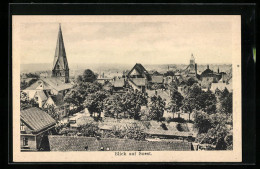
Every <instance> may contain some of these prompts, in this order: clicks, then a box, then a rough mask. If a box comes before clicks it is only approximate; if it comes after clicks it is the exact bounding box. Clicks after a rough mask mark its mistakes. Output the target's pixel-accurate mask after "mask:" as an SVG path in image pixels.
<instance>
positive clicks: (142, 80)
mask: <svg viewBox="0 0 260 169" xmlns="http://www.w3.org/2000/svg"><path fill="white" fill-rule="evenodd" d="M131 80H132V82H133V83H134V84H135V85H137V86H145V78H132V79H131Z"/></svg>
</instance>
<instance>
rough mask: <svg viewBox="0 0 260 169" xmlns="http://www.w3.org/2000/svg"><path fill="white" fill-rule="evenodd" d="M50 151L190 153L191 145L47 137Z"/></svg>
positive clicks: (129, 140)
mask: <svg viewBox="0 0 260 169" xmlns="http://www.w3.org/2000/svg"><path fill="white" fill-rule="evenodd" d="M48 138H49V143H50V149H51V151H100V150H101V148H103V149H104V151H106V150H107V149H109V151H167V150H168V151H191V150H192V143H189V142H183V141H137V140H133V139H118V138H100V140H98V139H96V138H94V137H73V136H57V135H56V136H55V135H49V136H48Z"/></svg>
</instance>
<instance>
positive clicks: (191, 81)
mask: <svg viewBox="0 0 260 169" xmlns="http://www.w3.org/2000/svg"><path fill="white" fill-rule="evenodd" d="M194 83H198V82H197V81H196V80H195V79H194V78H192V77H191V78H189V79H188V80H187V82H186V84H187V85H188V86H192V85H193V84H194Z"/></svg>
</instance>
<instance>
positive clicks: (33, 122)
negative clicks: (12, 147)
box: [20, 107, 56, 132]
mask: <svg viewBox="0 0 260 169" xmlns="http://www.w3.org/2000/svg"><path fill="white" fill-rule="evenodd" d="M20 118H21V120H22V121H23V122H24V123H25V124H26V125H28V127H29V128H31V129H32V130H33V132H39V131H41V130H43V129H46V128H49V127H51V126H54V125H55V124H56V121H55V120H54V119H53V118H52V117H51V116H50V115H49V114H48V113H46V112H45V111H42V110H41V109H39V108H36V107H32V108H28V109H25V110H22V111H21V114H20Z"/></svg>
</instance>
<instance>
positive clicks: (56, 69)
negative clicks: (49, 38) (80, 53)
mask: <svg viewBox="0 0 260 169" xmlns="http://www.w3.org/2000/svg"><path fill="white" fill-rule="evenodd" d="M52 77H57V78H60V79H61V80H62V81H63V82H64V83H68V82H69V65H68V61H67V56H66V51H65V46H64V42H63V37H62V31H61V25H59V33H58V39H57V45H56V50H55V56H54V60H53V67H52Z"/></svg>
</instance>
